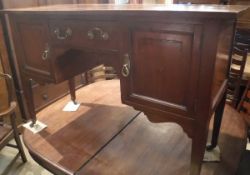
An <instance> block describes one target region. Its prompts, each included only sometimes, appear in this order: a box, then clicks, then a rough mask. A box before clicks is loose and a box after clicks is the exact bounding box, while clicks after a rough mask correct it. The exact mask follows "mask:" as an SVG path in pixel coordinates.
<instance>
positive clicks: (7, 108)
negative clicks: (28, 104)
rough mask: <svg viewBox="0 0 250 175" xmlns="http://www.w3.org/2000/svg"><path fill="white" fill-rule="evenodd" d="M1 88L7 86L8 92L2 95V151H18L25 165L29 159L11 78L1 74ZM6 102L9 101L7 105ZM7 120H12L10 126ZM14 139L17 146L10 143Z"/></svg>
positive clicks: (0, 146)
mask: <svg viewBox="0 0 250 175" xmlns="http://www.w3.org/2000/svg"><path fill="white" fill-rule="evenodd" d="M0 86H1V87H0V88H2V89H3V86H5V87H6V90H7V94H6V93H4V94H3V93H2V94H1V96H0V105H1V106H0V150H1V149H3V148H4V147H5V146H9V147H12V148H16V149H18V151H19V152H18V154H17V155H16V157H17V156H21V158H22V161H23V163H25V162H26V161H27V159H26V156H25V153H24V150H23V147H22V144H21V140H20V137H19V131H18V128H17V124H16V113H15V110H16V106H17V103H16V102H15V101H14V99H13V95H14V91H13V86H12V78H11V76H10V75H8V74H3V73H1V72H0ZM4 95H6V98H5V97H3V96H4ZM4 101H7V102H6V105H5V102H4ZM6 118H9V119H10V120H9V123H10V124H7V122H6V120H5V119H6ZM12 139H14V140H15V142H16V145H14V144H10V143H9V142H10V141H11V140H12Z"/></svg>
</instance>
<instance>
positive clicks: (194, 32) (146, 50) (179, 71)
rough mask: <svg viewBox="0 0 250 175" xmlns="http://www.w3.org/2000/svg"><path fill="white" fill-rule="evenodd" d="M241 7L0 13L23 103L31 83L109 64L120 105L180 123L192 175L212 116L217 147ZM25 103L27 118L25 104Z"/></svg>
mask: <svg viewBox="0 0 250 175" xmlns="http://www.w3.org/2000/svg"><path fill="white" fill-rule="evenodd" d="M246 9H247V7H243V6H218V5H211V6H203V5H202V6H201V5H187V6H185V5H170V6H167V5H85V4H83V5H58V6H46V7H35V8H22V9H7V10H5V13H7V14H8V16H9V19H10V24H11V28H12V34H13V41H14V44H15V51H16V55H17V60H18V64H19V69H20V70H21V71H22V75H23V80H24V81H23V84H24V86H25V87H27V88H25V89H26V91H25V92H24V93H25V96H26V97H27V98H28V99H32V94H31V93H30V92H31V90H28V89H29V88H28V87H29V85H30V79H31V78H32V79H35V80H36V81H38V82H41V83H59V82H62V81H65V80H69V79H71V78H72V77H74V76H75V75H77V74H79V73H82V72H85V71H87V70H89V69H91V68H92V67H94V66H96V65H98V64H101V63H104V64H105V65H108V66H113V67H114V68H115V69H116V71H117V72H118V74H119V77H120V82H121V97H122V102H123V103H125V104H128V105H131V106H133V107H134V108H135V109H138V110H140V111H143V112H144V113H145V114H146V116H147V117H148V118H149V120H150V121H152V122H167V121H172V122H176V123H178V124H180V125H181V126H182V128H183V129H184V131H185V132H186V133H187V134H188V136H189V137H190V138H192V156H191V169H190V174H191V175H198V174H199V172H200V167H201V161H202V158H203V154H204V151H205V146H206V140H207V134H208V125H209V122H210V119H211V116H212V114H213V112H214V111H215V112H216V115H215V118H216V120H215V124H214V126H215V129H214V133H213V139H212V145H211V147H210V148H211V149H212V148H213V147H214V146H216V144H217V138H218V133H219V129H220V123H221V119H222V114H223V109H224V104H225V89H226V84H227V72H228V65H229V63H230V60H229V54H230V52H231V44H232V41H233V35H234V29H235V23H236V20H237V17H239V16H240V15H242V14H244V10H245V11H246ZM34 41H35V44H34ZM70 87H71V88H70V90H71V95H72V99H74V97H75V94H74V87H73V85H72V83H70ZM27 102H28V106H29V112H30V114H31V119H32V120H33V121H35V120H36V117H35V112H34V105H33V102H32V100H29V101H27Z"/></svg>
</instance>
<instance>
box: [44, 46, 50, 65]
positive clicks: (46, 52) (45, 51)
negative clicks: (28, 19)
mask: <svg viewBox="0 0 250 175" xmlns="http://www.w3.org/2000/svg"><path fill="white" fill-rule="evenodd" d="M49 52H50V48H49V45H48V44H46V46H45V50H44V51H43V53H42V59H43V60H44V61H46V60H47V59H48V58H49Z"/></svg>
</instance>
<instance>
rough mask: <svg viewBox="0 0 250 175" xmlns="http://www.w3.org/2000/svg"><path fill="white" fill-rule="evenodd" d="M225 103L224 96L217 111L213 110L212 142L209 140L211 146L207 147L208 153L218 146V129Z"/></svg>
mask: <svg viewBox="0 0 250 175" xmlns="http://www.w3.org/2000/svg"><path fill="white" fill-rule="evenodd" d="M225 102H226V95H224V96H223V98H222V99H221V101H220V103H219V105H218V107H217V109H216V110H215V115H214V126H213V133H212V140H211V144H210V145H209V146H207V150H208V151H211V150H213V149H214V148H215V147H216V146H217V144H218V137H219V133H220V127H221V121H222V116H223V113H224V107H225Z"/></svg>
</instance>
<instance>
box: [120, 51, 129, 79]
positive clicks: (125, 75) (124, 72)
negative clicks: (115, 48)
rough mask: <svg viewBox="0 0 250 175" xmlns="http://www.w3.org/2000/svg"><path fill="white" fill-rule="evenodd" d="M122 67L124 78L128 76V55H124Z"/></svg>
mask: <svg viewBox="0 0 250 175" xmlns="http://www.w3.org/2000/svg"><path fill="white" fill-rule="evenodd" d="M123 62H124V64H123V66H122V75H123V76H124V77H128V76H129V74H130V59H129V54H125V55H124V59H123Z"/></svg>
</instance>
